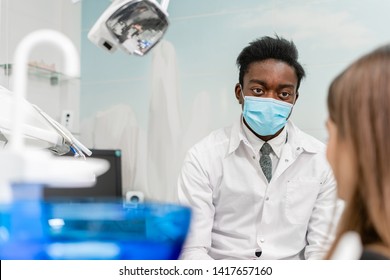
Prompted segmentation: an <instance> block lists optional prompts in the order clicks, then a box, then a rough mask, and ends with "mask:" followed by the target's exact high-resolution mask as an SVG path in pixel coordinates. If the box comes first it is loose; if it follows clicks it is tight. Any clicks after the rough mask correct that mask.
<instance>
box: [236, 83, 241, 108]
mask: <svg viewBox="0 0 390 280" xmlns="http://www.w3.org/2000/svg"><path fill="white" fill-rule="evenodd" d="M234 92H235V95H236V99H237V100H238V103H239V104H242V103H243V97H242V92H241V86H240V84H239V83H237V84H236V86H235V88H234Z"/></svg>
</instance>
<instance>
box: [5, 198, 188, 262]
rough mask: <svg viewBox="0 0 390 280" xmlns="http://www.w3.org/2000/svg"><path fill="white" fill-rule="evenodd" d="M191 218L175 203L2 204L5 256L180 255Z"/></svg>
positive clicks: (106, 257) (129, 257)
mask: <svg viewBox="0 0 390 280" xmlns="http://www.w3.org/2000/svg"><path fill="white" fill-rule="evenodd" d="M190 218H191V211H190V209H189V208H187V207H184V206H180V205H174V204H163V203H162V204H159V203H136V204H134V203H124V202H122V201H105V202H72V203H69V202H59V201H57V202H43V201H28V200H24V201H15V202H13V203H12V204H9V205H0V259H2V260H5V259H13V260H17V259H23V260H47V259H59V260H118V259H123V260H124V259H127V260H158V259H166V260H172V259H177V258H178V257H179V255H180V252H181V249H182V246H183V243H184V241H185V238H186V236H187V233H188V229H189V224H190Z"/></svg>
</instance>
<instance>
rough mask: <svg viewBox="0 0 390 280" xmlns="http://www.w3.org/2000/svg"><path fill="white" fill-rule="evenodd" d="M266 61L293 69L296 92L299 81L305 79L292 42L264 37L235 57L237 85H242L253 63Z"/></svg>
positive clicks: (277, 37)
mask: <svg viewBox="0 0 390 280" xmlns="http://www.w3.org/2000/svg"><path fill="white" fill-rule="evenodd" d="M267 59H276V60H279V61H282V62H285V63H287V64H288V65H290V66H291V67H293V68H294V69H295V73H296V75H297V80H298V82H297V91H298V89H299V86H300V84H301V80H302V78H303V77H305V70H304V69H303V67H302V65H301V64H300V63H299V62H298V50H297V48H296V46H295V44H294V42H292V41H288V40H286V39H284V38H282V37H279V36H277V35H276V36H275V38H272V37H269V36H264V37H261V38H259V39H256V40H254V41H252V42H250V43H249V45H248V46H247V47H245V48H244V49H243V50H242V51H241V53H240V54H239V55H238V57H237V61H236V64H237V66H238V69H239V71H240V74H239V78H238V79H239V83H240V85H243V80H244V75H245V73H247V71H248V67H249V65H250V64H251V63H253V62H260V61H263V60H267Z"/></svg>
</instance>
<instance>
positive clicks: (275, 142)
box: [241, 118, 287, 158]
mask: <svg viewBox="0 0 390 280" xmlns="http://www.w3.org/2000/svg"><path fill="white" fill-rule="evenodd" d="M241 126H242V129H243V131H244V134H245V135H246V137H247V139H248V141H249V143H250V144H251V145H252V147H253V149H254V150H255V151H260V148H261V147H262V146H263V144H264V143H265V141H263V140H261V139H260V138H259V137H257V136H256V135H255V134H254V133H253V132H252V131H251V130H250V129H249V128H248V127H247V126H246V125H245V123H244V121H243V119H242V118H241ZM286 137H287V130H286V129H285V128H283V130H282V132H281V133H280V134H279V135H278V136H276V137H275V138H273V139H271V140H269V141H268V144H270V145H271V148H272V151H273V152H274V154H275V155H276V156H277V157H278V158H280V155H281V153H282V149H283V145H284V144H285V143H286V139H287V138H286Z"/></svg>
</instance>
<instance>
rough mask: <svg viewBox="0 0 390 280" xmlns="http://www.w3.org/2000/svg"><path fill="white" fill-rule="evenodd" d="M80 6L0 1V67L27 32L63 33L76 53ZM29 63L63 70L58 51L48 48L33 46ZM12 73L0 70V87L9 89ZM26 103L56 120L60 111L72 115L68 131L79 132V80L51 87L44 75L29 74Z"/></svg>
mask: <svg viewBox="0 0 390 280" xmlns="http://www.w3.org/2000/svg"><path fill="white" fill-rule="evenodd" d="M80 20H81V4H80V3H77V4H73V3H72V1H70V0H29V1H26V0H0V42H2V43H1V44H0V64H12V63H13V60H14V58H13V55H14V51H15V49H16V46H17V45H18V43H19V42H20V41H21V40H22V39H23V38H24V37H25V36H26V35H27V34H29V33H30V32H32V31H34V30H38V29H47V28H49V29H54V30H57V31H61V32H63V33H64V34H65V35H67V36H68V37H69V38H70V39H71V40H72V41H73V43H74V44H75V46H76V48H77V49H78V51H79V53H80V26H81V24H80ZM29 62H37V63H41V64H45V65H55V69H56V71H59V72H61V71H62V69H63V63H64V61H63V58H62V56H61V54H60V51H59V50H57V49H54V48H53V47H51V46H37V47H36V48H35V49H34V50H33V51H32V53H31V57H30V59H29ZM14 82H17V81H13V79H12V74H11V75H6V74H5V73H4V71H3V69H0V84H1V85H3V86H5V87H7V88H9V89H11V90H12V88H13V83H14ZM27 100H29V101H30V102H31V103H33V104H36V105H38V106H39V107H41V109H43V111H45V112H46V113H48V114H49V115H50V116H51V117H53V118H54V119H56V120H57V121H60V119H61V112H63V110H70V111H72V112H74V122H73V123H74V126H73V127H72V129H71V130H72V132H74V133H76V134H77V133H78V132H79V121H78V120H79V109H80V102H79V100H80V80H63V79H60V82H59V84H58V85H51V84H50V79H49V78H48V77H46V75H44V74H42V73H41V72H39V74H35V75H33V74H31V75H29V83H28V89H27Z"/></svg>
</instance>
